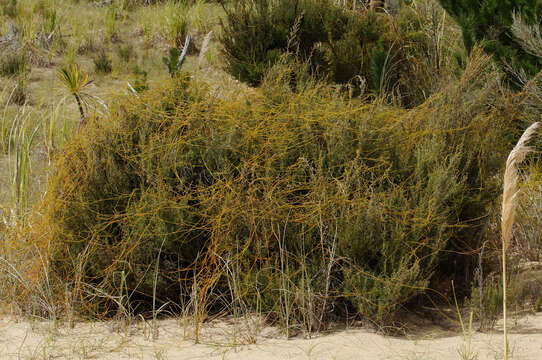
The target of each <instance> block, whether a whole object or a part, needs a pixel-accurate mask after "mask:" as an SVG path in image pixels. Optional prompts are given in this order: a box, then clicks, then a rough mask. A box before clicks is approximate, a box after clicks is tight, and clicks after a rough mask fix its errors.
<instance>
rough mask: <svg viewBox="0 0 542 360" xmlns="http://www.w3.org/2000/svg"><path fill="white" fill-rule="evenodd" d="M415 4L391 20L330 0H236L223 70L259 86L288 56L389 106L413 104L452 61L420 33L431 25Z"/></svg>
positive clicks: (226, 29) (227, 26) (226, 26)
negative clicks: (358, 87)
mask: <svg viewBox="0 0 542 360" xmlns="http://www.w3.org/2000/svg"><path fill="white" fill-rule="evenodd" d="M416 6H418V5H415V4H411V5H406V4H405V5H404V6H403V7H401V9H400V12H399V14H398V15H397V17H394V16H391V15H388V14H383V13H376V12H373V11H370V10H368V11H362V12H354V11H349V10H346V9H345V8H342V7H339V6H337V5H335V2H332V1H330V0H324V1H320V0H296V1H294V2H293V3H292V2H291V1H289V0H279V1H268V0H257V1H254V2H235V5H234V6H233V7H231V8H228V7H227V8H226V9H227V17H226V20H225V21H224V22H222V30H223V33H222V36H221V42H222V44H223V46H224V50H223V51H224V55H225V59H226V70H227V71H228V72H229V73H230V74H232V75H233V76H235V77H236V78H238V79H239V80H241V81H244V82H247V83H248V84H250V85H253V86H257V85H259V84H260V83H261V82H262V80H263V78H264V75H265V73H266V72H267V71H268V70H269V68H270V67H271V66H272V65H273V64H276V63H277V62H278V61H279V58H280V57H281V56H283V54H284V53H286V52H290V53H292V54H294V55H295V56H296V58H297V60H298V61H305V62H307V63H308V64H309V71H310V73H312V74H317V75H318V76H319V77H320V78H328V79H329V80H330V81H331V82H334V83H338V84H351V85H355V84H356V83H360V82H361V83H363V84H365V86H366V90H369V91H370V92H373V93H375V94H376V95H378V96H381V97H387V98H388V99H389V100H391V101H390V102H395V103H398V104H401V105H404V106H406V107H411V106H415V105H417V104H420V103H421V102H423V101H424V100H425V99H427V98H428V97H429V96H430V95H431V94H432V93H434V92H435V91H436V90H438V85H439V84H437V83H438V80H437V78H438V76H439V75H442V72H443V69H445V67H444V66H442V65H443V64H444V63H447V64H449V63H450V62H449V61H447V59H448V57H449V56H450V55H449V54H448V53H447V51H448V49H447V48H446V47H445V46H443V45H442V35H441V34H433V33H430V32H428V31H426V28H427V27H428V26H427V23H429V22H430V21H431V19H429V18H428V17H429V15H427V18H424V17H423V14H422V13H421V11H419V9H417V8H416ZM434 13H436V14H441V13H442V9H440V8H437V9H435V10H434ZM444 27H445V24H439V28H442V29H444ZM446 28H447V29H448V27H447V26H446ZM452 32H453V31H452ZM450 43H451V44H452V46H453V42H450ZM453 67H454V66H450V67H446V69H447V70H444V71H448V69H453ZM358 92H359V90H358Z"/></svg>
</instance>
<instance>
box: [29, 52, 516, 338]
mask: <svg viewBox="0 0 542 360" xmlns="http://www.w3.org/2000/svg"><path fill="white" fill-rule="evenodd" d="M488 64H489V60H488V58H487V57H482V58H475V59H474V60H471V61H469V65H468V66H467V68H466V70H465V73H464V75H463V77H462V79H461V81H459V82H458V83H455V84H452V85H449V87H448V88H447V89H446V90H445V91H443V92H441V93H439V94H438V96H435V97H434V98H433V99H432V100H430V101H428V102H426V103H424V104H422V105H420V106H418V107H416V108H413V109H411V110H405V109H400V108H390V107H384V106H380V105H365V106H360V104H359V102H358V101H356V100H351V99H348V98H344V97H343V96H342V95H340V94H338V93H337V92H336V91H335V90H334V89H333V88H332V87H328V86H326V85H322V84H320V83H318V82H314V81H313V79H312V78H310V77H309V78H303V77H302V76H299V77H298V79H299V80H298V84H297V90H296V92H292V91H291V90H290V81H291V74H292V73H293V72H295V70H294V69H293V68H292V67H291V66H286V65H280V66H279V65H277V66H276V67H275V68H274V74H275V75H274V76H271V75H269V76H267V78H266V84H265V86H264V87H262V90H261V91H256V92H248V93H247V94H246V95H240V96H239V98H238V99H228V100H220V99H216V98H214V97H212V95H209V93H208V92H207V91H206V90H205V89H204V88H201V87H200V86H197V85H195V84H191V83H189V82H188V80H187V79H186V77H183V76H182V75H181V76H180V77H178V78H175V79H172V80H171V83H170V84H169V85H168V86H165V87H163V88H161V89H158V90H148V91H146V92H144V93H142V94H140V97H133V96H127V97H126V98H123V99H120V100H119V101H118V102H116V106H113V107H112V108H111V109H110V111H111V114H110V115H108V119H107V120H106V121H104V120H101V119H95V121H90V122H89V123H88V125H87V127H86V129H85V131H84V132H80V133H79V134H78V136H77V137H76V138H75V139H74V140H73V141H72V142H71V143H70V144H69V145H67V147H66V148H65V149H64V151H62V152H61V153H59V154H58V158H57V159H56V162H55V171H54V173H53V175H52V178H51V181H50V184H49V188H48V191H47V194H46V196H45V198H44V200H43V203H42V209H41V210H40V214H43V216H42V218H41V220H42V224H43V225H44V227H43V229H44V231H43V233H40V235H39V242H40V243H46V244H50V245H48V246H49V247H48V249H50V250H51V251H52V264H54V268H55V271H56V276H57V278H58V279H60V281H59V292H60V293H62V294H65V292H66V286H67V287H68V289H69V290H70V291H72V293H77V292H76V289H77V286H79V287H83V288H84V292H83V291H81V290H80V291H79V294H83V293H84V294H85V298H84V299H83V297H82V296H83V295H80V303H79V306H83V305H84V306H85V308H84V309H85V310H86V311H89V310H90V309H92V311H95V312H97V313H104V312H105V313H107V312H108V311H109V313H110V314H111V313H112V312H113V311H114V306H112V305H114V303H113V302H112V301H109V300H107V299H108V298H107V296H105V297H104V294H118V293H119V290H118V289H119V288H120V289H122V288H125V289H127V290H128V292H129V293H130V294H133V295H132V296H131V298H130V301H131V303H132V306H135V304H138V306H139V308H138V309H139V310H138V311H143V310H144V309H145V308H146V306H147V308H148V307H149V306H150V303H151V301H150V298H151V296H152V295H151V294H152V293H153V284H157V286H156V289H157V300H158V301H159V302H161V303H166V302H167V301H171V302H174V303H183V301H184V300H187V299H186V297H188V296H189V294H193V293H194V291H195V290H194V289H197V294H198V301H199V302H200V303H201V302H203V301H204V299H211V298H213V299H218V300H216V301H215V302H212V303H210V304H207V305H206V306H205V305H204V306H205V307H204V308H205V309H206V310H207V311H220V310H221V309H222V307H223V305H221V304H222V301H224V302H226V303H231V302H232V301H233V302H234V303H235V304H238V306H243V308H247V307H248V308H252V309H253V310H256V309H261V310H262V311H264V312H267V313H270V314H271V315H273V314H274V315H275V319H279V320H281V321H283V323H284V324H285V326H286V328H290V327H292V326H297V327H303V328H305V329H308V330H311V329H316V328H319V327H320V326H321V324H322V322H325V321H326V320H328V319H329V318H330V316H332V315H333V314H335V315H340V310H339V309H344V308H345V307H350V308H351V309H352V308H353V309H355V311H357V312H358V313H359V314H360V315H361V316H364V317H366V318H369V319H372V320H374V321H376V322H377V323H379V324H388V323H391V322H393V321H395V320H396V319H397V314H398V313H399V311H400V309H401V308H403V307H404V306H405V305H408V303H409V301H410V300H411V299H413V298H414V297H416V296H417V295H419V294H422V293H424V291H425V289H427V288H428V287H436V288H439V287H442V286H443V284H446V283H449V280H450V279H451V278H456V279H458V280H457V282H456V284H457V286H459V287H460V288H462V289H463V291H469V290H470V282H469V281H468V279H469V276H468V274H470V270H471V259H470V257H468V256H466V255H461V254H470V253H473V252H474V251H473V249H477V248H478V247H479V241H480V236H479V233H480V231H481V228H482V225H483V221H484V219H485V216H484V215H485V214H486V213H487V212H488V209H489V208H491V205H492V204H493V202H494V201H495V199H496V197H497V196H498V195H497V194H498V191H497V186H498V185H499V180H498V177H497V176H496V175H497V174H498V172H499V171H500V166H501V164H502V160H503V157H504V156H505V154H504V153H505V151H501V149H505V148H506V146H507V145H508V143H509V142H510V139H508V140H507V137H505V136H503V134H505V133H506V132H507V131H509V129H510V127H511V123H512V122H514V121H515V120H516V118H515V116H516V114H517V113H518V111H519V110H518V108H517V107H518V106H519V105H518V104H517V103H515V102H504V101H502V99H501V98H500V97H496V96H495V94H497V93H498V92H497V89H498V88H499V86H500V85H499V83H498V81H497V80H495V77H496V76H495V73H493V72H491V71H488V70H487V69H488ZM281 67H282V68H281ZM505 96H506V95H505ZM211 99H212V100H211ZM37 228H39V227H38V226H36V227H33V229H37ZM33 231H35V230H33ZM157 259H160V261H159V267H158V270H157V273H154V272H151V271H150V270H149V269H150V268H151V267H153V268H154V266H155V265H153V264H156V261H157ZM121 274H123V276H121ZM121 279H122V280H121ZM459 279H465V282H464V283H463V282H462V281H460V280H459ZM232 284H233V285H232ZM233 287H234V288H233ZM232 291H235V294H238V295H236V296H234V297H231V296H232V295H231V294H232ZM89 293H90V294H96V296H95V297H94V298H92V297H91V296H90V297H89V296H88V294H89ZM115 296H116V295H115ZM309 300H310V301H309ZM145 304H146V305H145ZM309 304H310V305H309ZM89 306H92V308H89ZM233 306H236V305H233ZM81 309H82V308H81ZM332 309H335V311H332Z"/></svg>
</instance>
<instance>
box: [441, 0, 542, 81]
mask: <svg viewBox="0 0 542 360" xmlns="http://www.w3.org/2000/svg"><path fill="white" fill-rule="evenodd" d="M439 2H440V3H441V4H442V6H443V7H444V8H445V9H446V11H447V12H448V13H450V15H452V17H453V18H454V19H455V20H456V21H457V23H458V24H459V26H461V29H462V32H463V42H464V43H465V46H466V48H467V50H469V51H470V50H471V49H472V48H473V47H474V46H475V44H477V43H481V44H483V47H484V50H485V51H487V52H488V53H489V54H492V55H493V56H494V57H495V59H496V60H498V61H499V62H500V63H503V64H504V65H511V66H513V67H514V68H516V69H518V70H523V71H525V72H526V73H527V74H528V75H529V76H533V75H535V74H537V73H538V72H539V71H540V69H542V63H541V62H540V59H538V58H537V57H535V56H533V55H531V54H530V53H529V52H528V51H525V49H523V48H522V46H521V42H520V41H518V39H517V38H516V37H515V36H514V34H513V33H512V31H511V26H512V23H513V14H514V12H517V13H520V14H521V15H522V17H523V18H524V19H525V20H526V22H527V24H529V25H536V24H538V23H539V20H540V17H541V16H542V8H541V7H540V4H539V2H538V1H536V0H527V1H523V0H522V1H503V0H488V1H473V0H461V1H451V0H439Z"/></svg>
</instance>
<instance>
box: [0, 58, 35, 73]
mask: <svg viewBox="0 0 542 360" xmlns="http://www.w3.org/2000/svg"><path fill="white" fill-rule="evenodd" d="M27 68H28V60H27V59H26V56H25V54H24V53H8V54H7V55H6V56H4V57H3V58H2V60H1V63H0V75H2V76H12V75H21V76H23V75H24V74H25V73H26V71H27Z"/></svg>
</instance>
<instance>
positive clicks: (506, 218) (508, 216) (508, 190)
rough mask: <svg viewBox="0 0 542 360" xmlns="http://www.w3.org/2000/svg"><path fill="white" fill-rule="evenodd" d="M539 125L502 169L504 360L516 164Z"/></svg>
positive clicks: (525, 135)
mask: <svg viewBox="0 0 542 360" xmlns="http://www.w3.org/2000/svg"><path fill="white" fill-rule="evenodd" d="M539 127H540V123H539V122H535V123H534V124H532V125H531V126H529V127H528V128H527V129H526V130H525V132H524V133H523V135H521V138H520V139H519V141H518V143H517V144H516V146H514V148H513V149H512V151H511V152H510V154H509V155H508V159H507V160H506V170H505V171H504V190H503V198H502V219H501V232H502V267H503V268H502V271H503V274H502V282H503V304H502V306H503V335H504V360H507V359H508V339H507V335H508V334H507V328H506V325H507V324H506V248H507V246H508V244H509V243H510V240H511V239H512V229H513V225H514V219H515V215H516V208H517V202H518V199H517V198H518V196H517V195H518V193H519V190H518V180H519V175H518V165H519V164H520V163H521V162H522V161H523V160H525V156H527V154H528V153H529V152H531V151H532V148H531V147H529V146H527V145H526V144H527V142H528V141H529V140H530V139H531V137H532V136H533V135H534V134H535V132H536V131H537V130H538V128H539Z"/></svg>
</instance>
